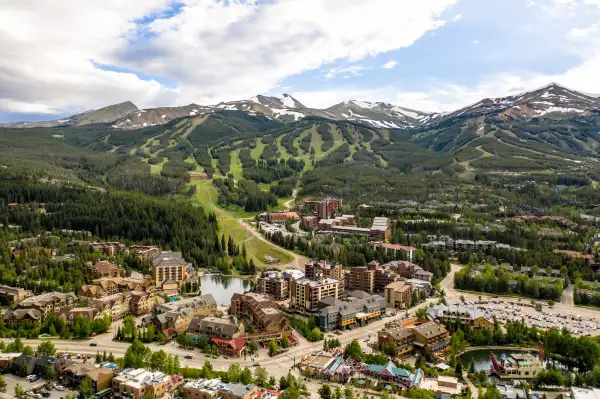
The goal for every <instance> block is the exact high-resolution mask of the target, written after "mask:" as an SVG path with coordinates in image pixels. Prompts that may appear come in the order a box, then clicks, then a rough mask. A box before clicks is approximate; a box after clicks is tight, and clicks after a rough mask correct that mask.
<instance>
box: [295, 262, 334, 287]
mask: <svg viewBox="0 0 600 399" xmlns="http://www.w3.org/2000/svg"><path fill="white" fill-rule="evenodd" d="M304 273H305V277H306V278H307V279H309V280H319V279H322V278H333V279H336V280H339V281H341V282H342V283H343V281H344V268H343V267H342V265H339V264H338V265H332V264H330V263H328V262H326V261H324V260H322V261H320V262H313V261H310V262H308V263H306V264H305V265H304ZM342 286H343V284H342Z"/></svg>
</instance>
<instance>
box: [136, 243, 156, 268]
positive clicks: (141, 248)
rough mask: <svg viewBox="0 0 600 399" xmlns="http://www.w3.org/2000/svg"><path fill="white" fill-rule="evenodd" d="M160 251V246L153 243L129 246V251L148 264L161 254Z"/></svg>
mask: <svg viewBox="0 0 600 399" xmlns="http://www.w3.org/2000/svg"><path fill="white" fill-rule="evenodd" d="M160 252H161V251H160V248H158V247H155V246H153V245H132V246H130V247H129V253H131V254H133V255H134V256H135V257H136V258H137V259H138V260H139V261H140V262H142V263H146V264H151V263H152V261H153V260H154V258H156V257H157V256H158V255H160Z"/></svg>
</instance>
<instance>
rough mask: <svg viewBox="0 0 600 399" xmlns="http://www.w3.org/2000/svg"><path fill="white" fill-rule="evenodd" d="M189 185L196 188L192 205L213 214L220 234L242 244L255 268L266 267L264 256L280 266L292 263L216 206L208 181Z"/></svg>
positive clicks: (277, 249) (214, 196)
mask: <svg viewBox="0 0 600 399" xmlns="http://www.w3.org/2000/svg"><path fill="white" fill-rule="evenodd" d="M191 184H194V185H195V186H196V195H195V196H194V199H193V201H194V203H196V204H198V205H201V206H202V207H203V208H204V209H206V210H207V211H212V212H215V214H216V215H217V217H218V219H219V225H220V227H221V232H222V233H223V234H225V235H226V236H227V237H230V236H231V237H232V238H233V239H234V240H235V241H236V242H238V243H240V244H241V243H244V244H245V245H246V250H247V251H248V256H249V257H251V258H253V259H254V262H255V264H256V266H258V267H267V266H268V265H267V264H266V263H265V262H264V256H265V255H269V256H272V257H274V258H278V259H279V260H280V261H281V264H286V263H290V262H292V258H291V256H289V255H287V254H286V253H284V252H283V251H281V250H280V249H279V248H277V247H276V246H274V245H271V244H269V243H267V242H265V241H263V240H261V239H260V238H258V237H256V236H254V235H253V234H252V233H251V232H250V231H248V230H247V229H246V228H245V227H243V226H242V225H241V224H240V223H239V222H238V220H237V218H236V217H235V216H234V215H232V214H231V213H229V212H228V211H226V210H224V209H222V208H220V207H219V206H218V205H217V190H216V189H215V187H214V186H213V184H212V182H211V181H210V180H202V181H194V182H192V183H191Z"/></svg>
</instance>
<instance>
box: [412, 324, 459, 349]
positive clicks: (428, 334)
mask: <svg viewBox="0 0 600 399" xmlns="http://www.w3.org/2000/svg"><path fill="white" fill-rule="evenodd" d="M412 330H413V332H414V334H415V345H417V346H421V347H429V348H431V351H432V352H437V351H441V350H443V349H445V347H446V346H447V345H448V342H449V341H450V333H449V332H448V330H446V327H444V325H443V324H439V323H436V322H433V321H429V322H426V323H423V324H420V325H418V326H415V327H413V328H412Z"/></svg>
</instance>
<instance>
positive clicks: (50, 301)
mask: <svg viewBox="0 0 600 399" xmlns="http://www.w3.org/2000/svg"><path fill="white" fill-rule="evenodd" d="M76 302H77V297H76V296H75V294H74V293H72V292H70V293H62V292H46V293H44V294H40V295H36V296H31V297H29V298H27V299H25V300H23V301H21V302H19V303H18V304H17V305H16V306H15V310H16V309H37V310H39V311H40V312H41V314H42V316H47V315H49V314H56V313H58V312H59V311H61V310H63V309H71V308H73V307H75V303H76Z"/></svg>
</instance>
